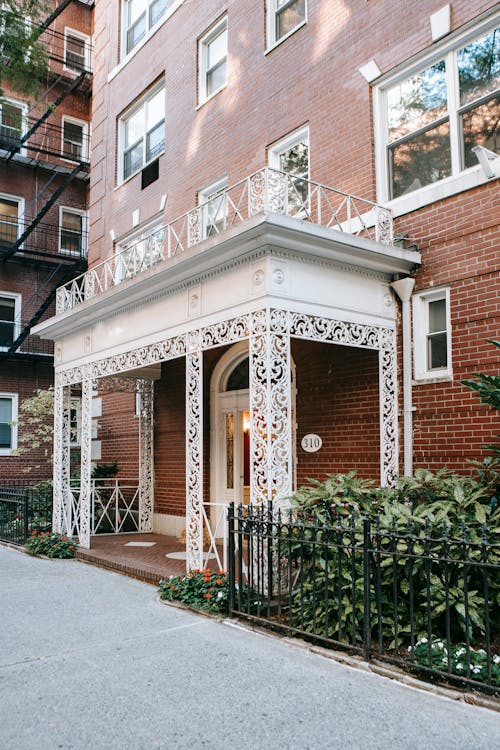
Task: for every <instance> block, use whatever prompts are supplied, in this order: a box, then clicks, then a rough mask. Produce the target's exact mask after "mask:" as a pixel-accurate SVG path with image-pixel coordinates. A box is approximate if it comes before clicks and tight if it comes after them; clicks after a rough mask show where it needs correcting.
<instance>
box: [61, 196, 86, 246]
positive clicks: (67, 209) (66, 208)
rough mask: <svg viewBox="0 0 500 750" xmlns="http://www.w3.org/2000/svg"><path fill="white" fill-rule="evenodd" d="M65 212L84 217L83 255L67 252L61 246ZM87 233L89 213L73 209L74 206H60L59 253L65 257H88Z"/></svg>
mask: <svg viewBox="0 0 500 750" xmlns="http://www.w3.org/2000/svg"><path fill="white" fill-rule="evenodd" d="M63 212H66V213H68V214H75V215H76V216H81V217H82V236H81V240H82V243H81V246H82V249H81V253H79V252H77V251H74V250H66V249H65V248H63V247H62V246H61V232H62V228H63V226H62V220H63ZM87 231H88V218H87V212H86V211H83V210H81V209H79V208H73V207H72V206H59V244H58V247H59V252H60V253H62V254H63V255H77V256H80V255H81V256H86V255H87Z"/></svg>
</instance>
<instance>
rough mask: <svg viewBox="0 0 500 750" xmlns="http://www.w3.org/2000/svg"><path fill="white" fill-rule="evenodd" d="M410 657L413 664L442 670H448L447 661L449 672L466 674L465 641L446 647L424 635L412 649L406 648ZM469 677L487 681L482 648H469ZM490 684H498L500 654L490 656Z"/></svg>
mask: <svg viewBox="0 0 500 750" xmlns="http://www.w3.org/2000/svg"><path fill="white" fill-rule="evenodd" d="M408 651H409V653H410V657H411V659H412V661H414V662H415V664H419V665H420V666H423V667H432V668H433V669H439V670H442V671H443V672H447V671H448V663H449V668H450V672H451V674H454V675H458V676H459V677H465V676H467V647H466V645H465V643H459V644H457V645H455V646H452V647H451V648H450V652H449V654H448V649H447V648H446V645H445V643H444V641H442V640H440V639H439V638H433V639H432V640H431V641H429V640H428V639H427V638H426V637H424V638H421V639H420V640H419V641H417V643H416V644H415V647H414V648H413V649H412V647H411V646H410V647H409V648H408ZM469 664H470V679H472V680H476V681H477V682H484V683H487V682H488V663H487V654H486V651H485V650H484V649H482V648H479V649H474V648H471V649H470V651H469ZM491 684H492V685H500V655H499V654H492V656H491Z"/></svg>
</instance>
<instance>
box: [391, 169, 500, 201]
mask: <svg viewBox="0 0 500 750" xmlns="http://www.w3.org/2000/svg"><path fill="white" fill-rule="evenodd" d="M490 164H491V167H492V169H493V171H494V172H495V175H494V176H493V177H486V175H485V174H484V172H483V170H482V168H481V167H480V166H479V164H478V165H477V166H474V167H470V168H469V169H467V170H465V171H464V172H461V173H460V174H459V175H454V176H453V177H447V178H446V179H444V180H440V181H439V182H434V183H433V184H432V185H426V186H425V187H423V188H420V190H415V191H414V192H413V193H410V194H409V195H401V196H399V198H393V200H390V201H386V202H385V201H384V205H385V206H387V208H390V209H391V211H392V213H393V216H402V215H403V214H408V213H411V212H412V211H416V210H418V209H419V208H423V207H424V206H428V205H430V204H431V203H436V202H437V201H440V200H443V199H444V198H449V197H451V196H452V195H457V194H458V193H462V192H464V191H466V190H471V189H472V188H475V187H478V186H480V185H485V184H486V183H488V182H494V181H495V179H498V178H499V177H500V156H499V157H498V159H495V161H492V162H490Z"/></svg>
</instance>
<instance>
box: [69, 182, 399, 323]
mask: <svg viewBox="0 0 500 750" xmlns="http://www.w3.org/2000/svg"><path fill="white" fill-rule="evenodd" d="M259 214H280V215H284V216H291V217H292V218H296V219H300V220H301V221H306V222H309V223H312V224H317V225H319V226H323V227H327V228H330V229H335V230H338V231H341V232H346V233H348V234H354V235H357V236H361V237H367V238H369V239H373V240H376V241H377V242H381V243H383V244H386V245H392V243H393V239H394V237H393V225H392V214H391V212H390V210H389V209H387V208H384V207H383V206H380V205H378V204H376V203H372V202H371V201H367V200H365V199H363V198H358V197H356V196H353V195H349V194H347V193H344V192H342V191H341V190H335V189H334V188H330V187H326V186H325V185H321V184H320V183H319V182H314V181H313V180H306V179H304V178H303V177H294V176H293V175H291V174H287V173H286V172H280V171H278V170H275V169H271V168H270V167H265V168H264V169H260V170H259V171H258V172H255V173H254V174H252V175H250V176H249V177H246V178H245V179H244V180H241V181H240V182H237V183H236V184H235V185H232V186H230V187H228V188H226V189H225V190H223V191H221V192H220V193H218V194H217V195H216V196H214V197H213V198H211V199H210V200H209V201H207V202H206V203H203V204H201V205H200V206H197V207H196V208H193V209H191V211H188V212H187V213H185V214H183V215H182V216H179V217H178V218H177V219H174V220H173V221H171V222H170V223H169V224H166V225H164V226H162V227H161V228H158V227H157V228H156V229H155V230H153V231H152V233H151V234H150V235H149V236H147V237H145V238H142V239H141V240H138V242H137V243H135V244H134V245H131V246H128V247H127V248H126V249H124V250H122V251H121V252H119V253H116V254H115V255H113V256H112V257H111V258H108V259H106V260H105V261H103V262H101V263H99V264H97V265H95V266H93V267H92V268H91V269H89V270H88V271H87V272H86V273H84V274H82V275H81V276H77V277H76V278H75V279H73V281H70V282H69V283H68V284H65V285H64V286H62V287H60V288H59V289H58V290H57V297H56V311H57V313H62V312H65V311H66V310H71V309H73V308H74V307H77V306H78V305H80V304H81V303H83V302H85V301H86V300H89V299H92V297H95V296H96V295H98V294H100V293H102V292H105V291H106V290H108V289H111V288H113V287H115V286H117V285H118V284H121V283H122V282H123V281H126V280H127V279H131V278H134V277H135V276H137V275H138V274H140V273H142V272H143V271H145V270H147V269H148V268H152V267H153V266H156V265H158V264H159V263H161V262H163V261H165V260H166V259H167V258H171V257H174V256H176V255H179V254H180V253H183V252H184V251H185V250H188V249H189V248H191V247H193V246H195V245H197V244H198V243H200V242H202V241H203V240H205V239H207V238H208V237H214V236H216V235H218V234H221V233H223V232H225V231H226V230H227V229H230V228H231V227H234V226H237V225H238V224H241V223H242V222H244V221H245V220H246V219H249V218H251V217H252V216H257V215H259Z"/></svg>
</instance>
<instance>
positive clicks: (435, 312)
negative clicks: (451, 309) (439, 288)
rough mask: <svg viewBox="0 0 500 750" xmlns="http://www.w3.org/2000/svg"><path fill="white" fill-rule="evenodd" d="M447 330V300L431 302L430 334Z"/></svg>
mask: <svg viewBox="0 0 500 750" xmlns="http://www.w3.org/2000/svg"><path fill="white" fill-rule="evenodd" d="M445 330H446V300H445V299H437V300H434V301H433V302H429V333H437V332H438V331H445Z"/></svg>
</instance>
